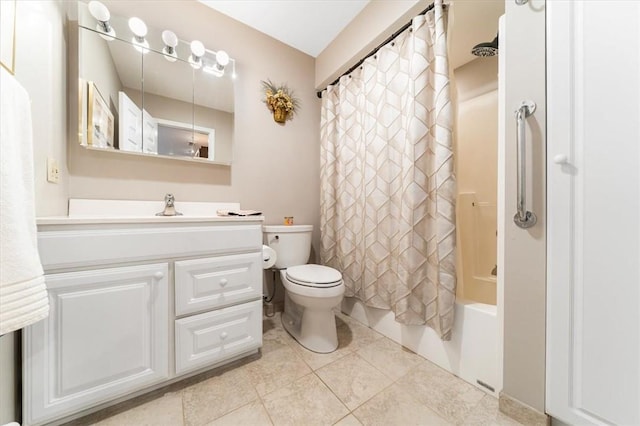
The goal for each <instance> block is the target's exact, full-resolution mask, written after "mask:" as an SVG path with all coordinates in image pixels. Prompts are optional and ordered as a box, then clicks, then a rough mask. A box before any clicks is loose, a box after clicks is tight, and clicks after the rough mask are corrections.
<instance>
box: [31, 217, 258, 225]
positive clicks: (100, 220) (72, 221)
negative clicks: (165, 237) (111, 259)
mask: <svg viewBox="0 0 640 426" xmlns="http://www.w3.org/2000/svg"><path fill="white" fill-rule="evenodd" d="M198 222H209V223H211V222H215V223H218V222H240V223H242V222H264V216H148V217H113V216H110V217H101V216H91V217H69V216H45V217H38V218H36V223H37V224H38V225H97V224H124V223H198Z"/></svg>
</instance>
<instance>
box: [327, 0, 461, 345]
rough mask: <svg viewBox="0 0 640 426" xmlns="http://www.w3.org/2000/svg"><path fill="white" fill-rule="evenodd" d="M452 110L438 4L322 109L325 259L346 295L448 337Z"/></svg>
mask: <svg viewBox="0 0 640 426" xmlns="http://www.w3.org/2000/svg"><path fill="white" fill-rule="evenodd" d="M389 82H391V83H389ZM450 108H451V105H450V98H449V77H448V65H447V46H446V12H445V11H444V10H443V7H442V4H441V2H436V4H435V7H434V9H433V10H432V11H429V12H427V13H426V14H425V15H420V16H417V17H416V18H414V19H413V22H412V25H411V27H410V28H409V29H407V30H406V31H404V32H403V33H402V34H400V35H399V36H398V37H397V38H396V39H395V40H394V41H393V42H390V43H388V44H387V45H385V46H384V47H383V48H381V49H380V50H379V51H378V53H377V54H376V55H375V56H373V57H369V58H368V59H366V60H365V61H364V63H363V64H362V67H360V68H359V69H356V70H355V71H354V72H352V73H351V74H350V75H349V76H345V77H343V78H342V79H341V81H340V83H338V84H336V85H335V86H330V87H328V88H327V90H326V91H325V92H324V93H323V98H322V116H321V171H320V172H321V228H322V229H321V260H322V263H324V264H326V265H329V266H332V267H334V268H336V269H338V270H339V271H341V272H342V274H343V276H344V281H345V285H346V288H347V291H346V294H345V295H346V296H348V297H350V296H355V297H357V298H359V299H360V300H362V301H363V302H364V303H365V304H366V305H368V306H372V307H376V308H382V309H391V310H392V311H393V312H394V313H395V319H396V320H397V321H398V322H401V323H404V324H414V325H415V324H425V323H426V324H427V325H428V326H430V327H432V328H433V329H435V330H436V332H437V333H438V335H439V336H441V337H442V338H443V339H444V340H448V339H450V337H451V336H450V333H451V329H452V326H453V316H454V301H455V285H456V284H455V214H454V211H455V176H454V175H453V152H452V137H451V125H452V123H451V120H452V117H451V109H450ZM401 111H406V115H403V114H402V113H401Z"/></svg>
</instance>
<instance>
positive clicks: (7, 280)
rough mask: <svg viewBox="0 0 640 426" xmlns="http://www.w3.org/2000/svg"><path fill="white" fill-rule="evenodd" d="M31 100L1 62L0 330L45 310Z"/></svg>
mask: <svg viewBox="0 0 640 426" xmlns="http://www.w3.org/2000/svg"><path fill="white" fill-rule="evenodd" d="M31 132H32V129H31V102H30V100H29V95H28V94H27V91H26V90H25V89H24V88H23V87H22V86H21V85H20V83H18V81H17V80H16V79H15V78H14V77H13V76H12V75H11V74H10V73H9V72H8V71H6V70H5V69H4V68H2V67H0V335H2V334H5V333H9V332H11V331H14V330H18V329H20V328H23V327H26V326H27V325H29V324H33V323H34V322H36V321H39V320H41V319H42V318H45V317H46V316H47V315H48V314H49V300H48V298H47V289H46V286H45V283H44V276H43V271H42V265H41V263H40V256H39V255H38V246H37V240H36V216H35V207H34V189H33V146H32V135H31Z"/></svg>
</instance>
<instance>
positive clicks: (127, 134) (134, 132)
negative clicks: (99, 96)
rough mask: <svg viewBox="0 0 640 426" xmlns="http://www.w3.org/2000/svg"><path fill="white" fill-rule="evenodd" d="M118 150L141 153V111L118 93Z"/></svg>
mask: <svg viewBox="0 0 640 426" xmlns="http://www.w3.org/2000/svg"><path fill="white" fill-rule="evenodd" d="M118 114H119V117H118V118H119V123H118V126H119V131H118V148H119V149H120V150H122V151H133V152H142V110H141V109H140V108H138V106H137V105H136V104H135V102H133V101H132V100H131V99H130V98H129V97H128V96H127V95H126V94H125V93H124V92H118Z"/></svg>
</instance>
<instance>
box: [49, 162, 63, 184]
mask: <svg viewBox="0 0 640 426" xmlns="http://www.w3.org/2000/svg"><path fill="white" fill-rule="evenodd" d="M59 180H60V170H58V161H57V160H56V159H55V158H48V157H47V182H51V183H58V181H59Z"/></svg>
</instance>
